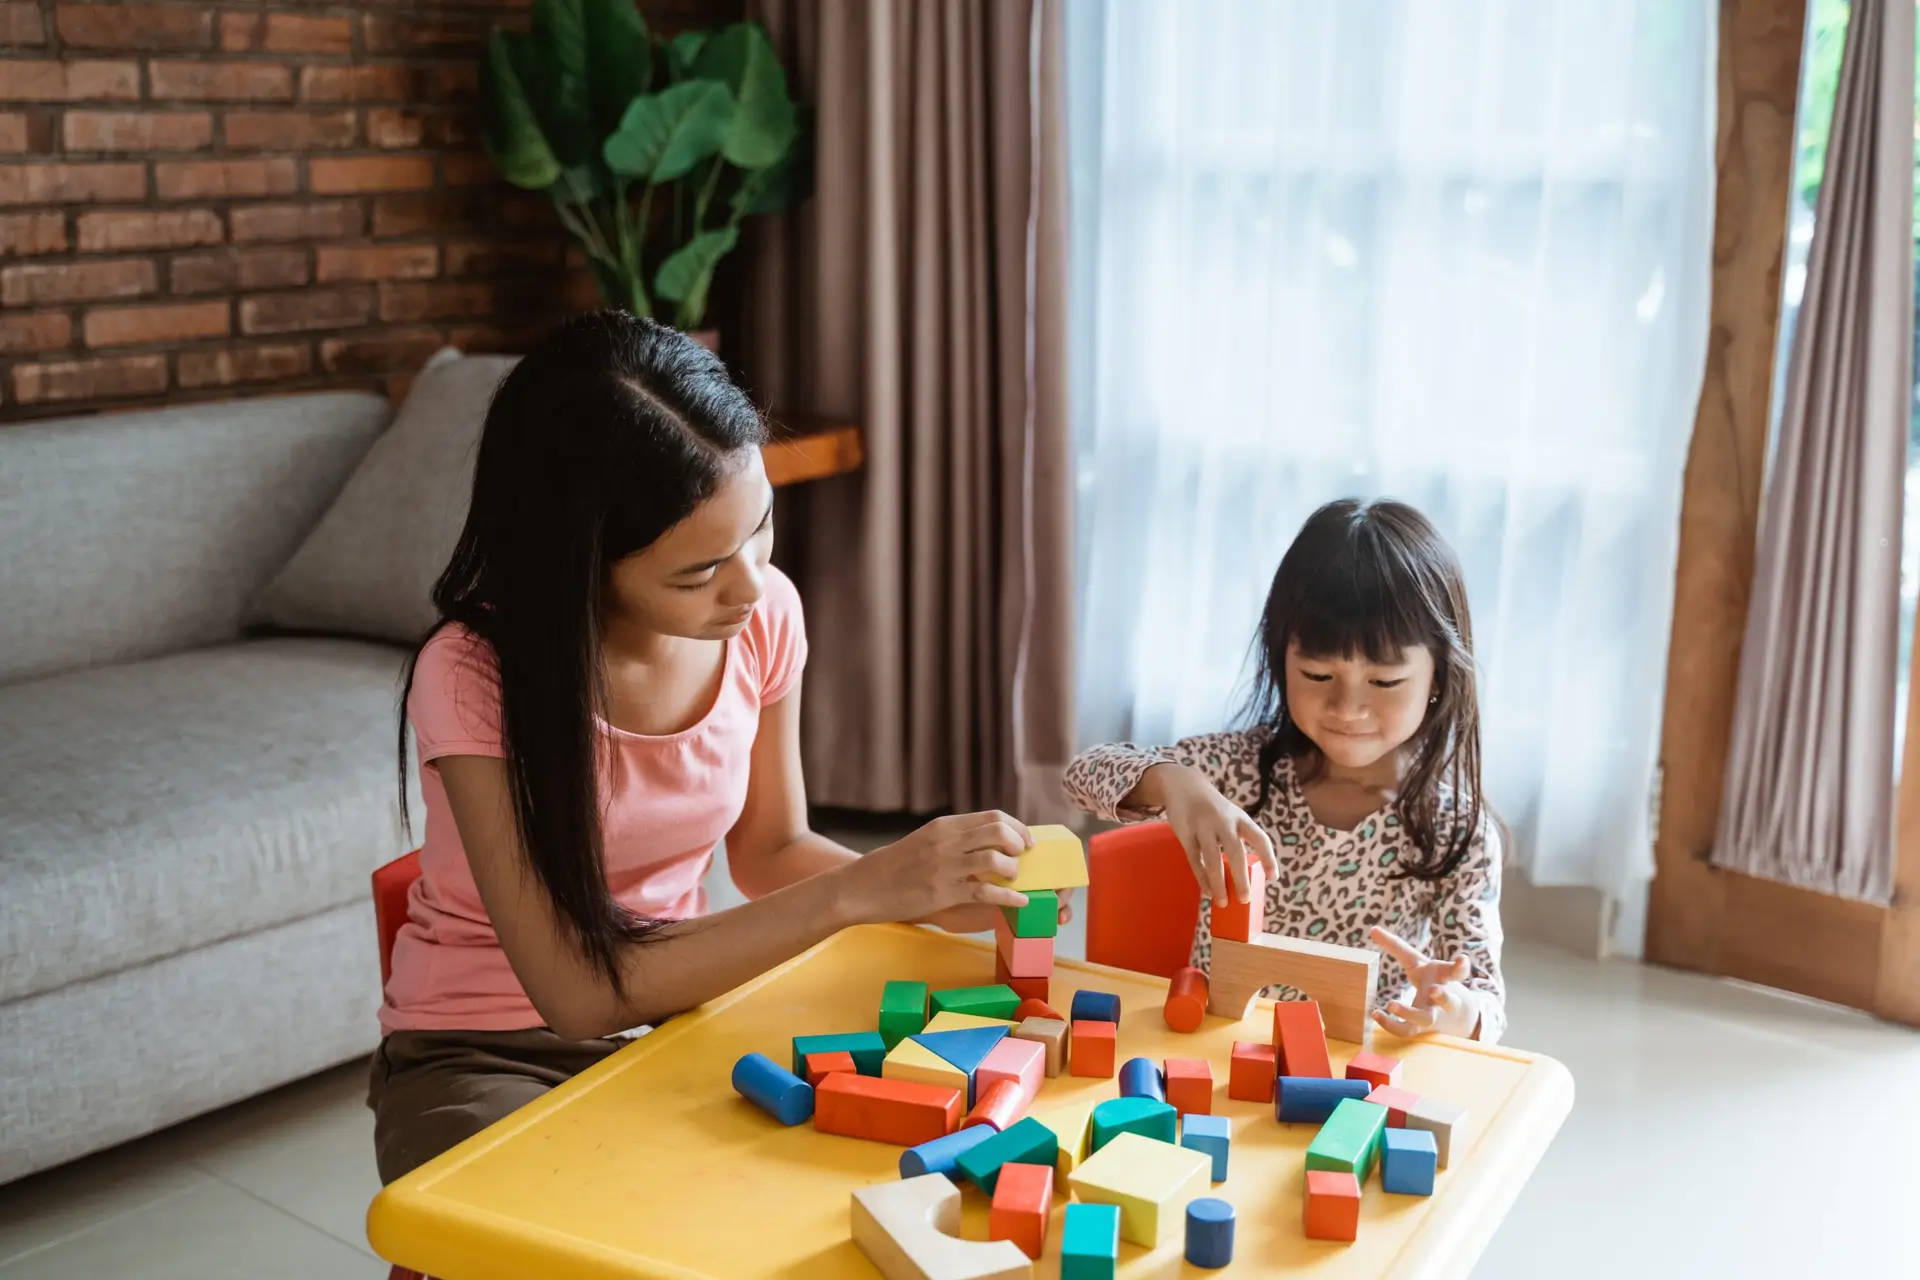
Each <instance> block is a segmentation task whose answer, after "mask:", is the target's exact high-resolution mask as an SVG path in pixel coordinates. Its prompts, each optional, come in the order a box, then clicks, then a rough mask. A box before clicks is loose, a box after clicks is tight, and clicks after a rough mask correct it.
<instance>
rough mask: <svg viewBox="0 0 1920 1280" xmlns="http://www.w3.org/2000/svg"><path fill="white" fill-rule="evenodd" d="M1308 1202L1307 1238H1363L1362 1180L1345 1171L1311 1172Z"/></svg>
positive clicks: (1319, 1170)
mask: <svg viewBox="0 0 1920 1280" xmlns="http://www.w3.org/2000/svg"><path fill="white" fill-rule="evenodd" d="M1306 1199H1307V1203H1306V1212H1305V1214H1304V1215H1303V1216H1304V1219H1305V1225H1306V1234H1307V1239H1309V1240H1357V1239H1359V1238H1360V1179H1358V1178H1356V1177H1354V1176H1353V1174H1351V1173H1348V1172H1346V1171H1344V1170H1343V1171H1339V1172H1335V1171H1331V1170H1327V1169H1309V1170H1307V1197H1306Z"/></svg>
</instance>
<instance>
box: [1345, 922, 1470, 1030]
mask: <svg viewBox="0 0 1920 1280" xmlns="http://www.w3.org/2000/svg"><path fill="white" fill-rule="evenodd" d="M1372 939H1373V945H1374V946H1376V947H1378V948H1380V949H1381V950H1382V951H1384V952H1386V953H1387V954H1388V955H1390V956H1392V957H1393V958H1394V959H1395V960H1397V961H1399V962H1400V967H1401V968H1402V969H1404V970H1406V973H1407V981H1408V982H1409V983H1410V984H1411V985H1412V987H1413V1003H1412V1004H1410V1005H1409V1004H1405V1003H1403V1002H1402V1001H1399V1000H1391V1001H1388V1002H1387V1007H1386V1009H1385V1010H1380V1009H1375V1010H1374V1011H1373V1020H1374V1021H1375V1022H1377V1023H1379V1024H1380V1026H1382V1027H1384V1028H1386V1029H1387V1030H1388V1031H1391V1032H1393V1033H1394V1034H1395V1035H1397V1036H1404V1037H1406V1038H1407V1039H1412V1038H1413V1037H1415V1036H1420V1035H1425V1034H1426V1033H1427V1032H1429V1031H1437V1032H1439V1033H1440V1034H1441V1035H1446V1036H1463V1037H1468V1038H1471V1037H1473V1036H1475V1035H1477V1034H1479V1031H1480V1010H1479V1008H1478V1007H1477V1006H1476V1005H1475V1004H1474V1000H1473V993H1472V992H1471V991H1469V990H1468V989H1467V986H1466V977H1467V975H1468V974H1469V973H1471V972H1472V969H1471V966H1469V965H1468V963H1467V958H1466V957H1465V956H1455V957H1454V958H1453V959H1451V960H1437V959H1435V958H1434V957H1432V956H1429V955H1427V954H1426V953H1425V952H1422V951H1420V950H1418V949H1416V948H1415V947H1414V946H1413V945H1412V944H1410V943H1409V942H1407V940H1406V939H1404V938H1402V937H1399V936H1398V935H1396V934H1392V933H1389V932H1387V931H1386V930H1385V929H1382V928H1380V927H1378V926H1375V927H1374V930H1373V934H1372Z"/></svg>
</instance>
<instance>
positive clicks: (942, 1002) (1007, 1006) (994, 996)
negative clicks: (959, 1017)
mask: <svg viewBox="0 0 1920 1280" xmlns="http://www.w3.org/2000/svg"><path fill="white" fill-rule="evenodd" d="M1019 1007H1020V997H1019V996H1017V995H1015V994H1014V993H1013V989H1012V988H1011V987H1008V986H1005V985H1004V984H996V985H994V986H991V987H950V988H948V989H947V990H945V991H936V992H934V993H933V1011H934V1012H935V1013H936V1014H939V1013H967V1014H972V1015H973V1016H975V1017H979V1018H996V1019H999V1020H1000V1021H1002V1022H1004V1021H1007V1020H1009V1019H1011V1018H1012V1017H1013V1011H1014V1010H1015V1009H1017V1008H1019Z"/></svg>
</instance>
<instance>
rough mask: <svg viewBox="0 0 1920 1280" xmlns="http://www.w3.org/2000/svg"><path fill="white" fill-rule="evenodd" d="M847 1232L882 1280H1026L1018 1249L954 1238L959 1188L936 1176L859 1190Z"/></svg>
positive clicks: (1029, 1271) (1028, 1272)
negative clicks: (875, 1268) (849, 1229)
mask: <svg viewBox="0 0 1920 1280" xmlns="http://www.w3.org/2000/svg"><path fill="white" fill-rule="evenodd" d="M852 1227H853V1242H854V1244H856V1245H858V1246H859V1248H860V1252H862V1253H864V1254H866V1255H867V1260H868V1261H869V1262H871V1263H873V1265H874V1266H875V1267H877V1268H878V1269H879V1271H880V1274H881V1275H882V1276H885V1277H886V1280H1032V1276H1033V1262H1032V1261H1031V1260H1030V1259H1029V1258H1028V1257H1027V1255H1026V1254H1024V1253H1022V1252H1020V1246H1019V1245H1016V1244H1014V1243H1012V1242H1011V1241H1007V1240H993V1241H985V1240H963V1239H961V1238H960V1188H958V1187H956V1186H954V1185H953V1184H952V1183H951V1182H949V1181H947V1180H946V1179H945V1178H943V1177H941V1176H940V1175H939V1174H937V1173H930V1174H926V1175H924V1176H922V1177H918V1178H908V1179H906V1180H904V1181H901V1182H881V1183H876V1184H875V1185H873V1186H871V1187H862V1188H860V1189H859V1190H858V1191H856V1192H854V1193H853V1206H852Z"/></svg>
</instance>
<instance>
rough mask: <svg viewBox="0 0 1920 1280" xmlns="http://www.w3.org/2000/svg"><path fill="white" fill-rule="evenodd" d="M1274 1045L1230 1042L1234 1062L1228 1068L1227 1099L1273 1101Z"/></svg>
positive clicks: (1248, 1041) (1274, 1074)
mask: <svg viewBox="0 0 1920 1280" xmlns="http://www.w3.org/2000/svg"><path fill="white" fill-rule="evenodd" d="M1273 1063H1274V1058H1273V1046H1272V1045H1270V1044H1256V1043H1254V1042H1253V1041H1251V1040H1235V1041H1234V1042H1233V1061H1232V1063H1231V1064H1230V1065H1229V1066H1228V1068H1227V1096H1228V1097H1229V1098H1232V1099H1233V1100H1234V1101H1235V1102H1268V1103H1270V1102H1272V1101H1273V1078H1274V1077H1275V1076H1276V1075H1278V1074H1279V1072H1277V1071H1276V1070H1275V1069H1274V1065H1273Z"/></svg>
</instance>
